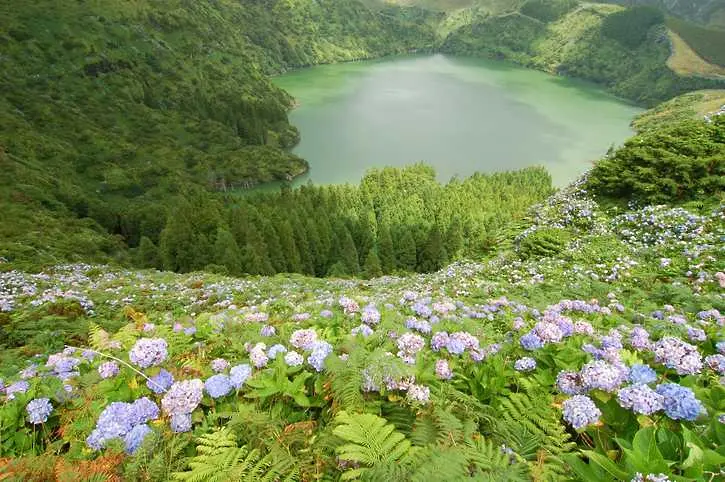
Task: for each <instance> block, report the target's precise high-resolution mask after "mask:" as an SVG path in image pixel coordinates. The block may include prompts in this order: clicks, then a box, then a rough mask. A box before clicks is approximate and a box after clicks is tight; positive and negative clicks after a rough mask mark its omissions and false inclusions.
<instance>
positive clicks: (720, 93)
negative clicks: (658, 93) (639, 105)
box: [632, 90, 725, 132]
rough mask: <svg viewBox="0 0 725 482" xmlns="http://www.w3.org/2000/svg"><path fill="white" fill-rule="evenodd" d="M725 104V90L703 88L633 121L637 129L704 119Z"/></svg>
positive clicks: (651, 110) (668, 102) (661, 126)
mask: <svg viewBox="0 0 725 482" xmlns="http://www.w3.org/2000/svg"><path fill="white" fill-rule="evenodd" d="M723 106H725V90H702V91H697V92H690V93H687V94H683V95H681V96H679V97H675V98H674V99H670V100H668V101H667V102H663V103H661V104H659V105H658V106H657V107H654V108H652V109H650V110H648V111H645V112H643V113H642V114H641V115H640V116H639V117H637V118H636V119H635V120H634V121H632V126H633V127H634V128H635V129H636V130H637V131H640V132H642V131H646V130H655V129H661V128H666V127H668V126H670V125H672V124H676V123H678V122H681V121H683V120H688V119H689V120H693V119H698V120H699V119H703V118H704V117H705V116H707V115H708V114H712V113H714V112H718V111H719V110H721V109H722V107H723Z"/></svg>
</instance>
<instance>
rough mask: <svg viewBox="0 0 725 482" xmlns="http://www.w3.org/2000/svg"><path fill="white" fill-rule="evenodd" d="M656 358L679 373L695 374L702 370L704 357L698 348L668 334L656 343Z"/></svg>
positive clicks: (654, 349)
mask: <svg viewBox="0 0 725 482" xmlns="http://www.w3.org/2000/svg"><path fill="white" fill-rule="evenodd" d="M652 351H653V352H654V354H655V360H656V361H657V362H658V363H662V364H664V365H665V366H666V367H668V368H673V369H674V370H675V371H676V372H677V374H678V375H693V374H696V373H700V370H702V358H701V357H700V353H699V352H698V351H697V348H696V347H694V346H692V345H690V344H689V343H686V342H684V341H682V340H680V339H679V338H675V337H672V336H666V337H664V338H662V339H661V340H660V341H658V342H657V343H655V344H654V347H653V348H652Z"/></svg>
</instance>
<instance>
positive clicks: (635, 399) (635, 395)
mask: <svg viewBox="0 0 725 482" xmlns="http://www.w3.org/2000/svg"><path fill="white" fill-rule="evenodd" d="M617 400H618V401H619V405H620V406H621V407H622V408H629V409H631V410H632V411H633V412H634V413H641V414H643V415H652V414H653V413H655V412H658V411H660V410H662V409H663V408H664V397H663V396H662V395H660V394H659V393H657V392H655V391H654V390H652V389H651V388H650V387H648V386H647V385H631V386H629V387H624V388H622V389H620V390H619V392H617Z"/></svg>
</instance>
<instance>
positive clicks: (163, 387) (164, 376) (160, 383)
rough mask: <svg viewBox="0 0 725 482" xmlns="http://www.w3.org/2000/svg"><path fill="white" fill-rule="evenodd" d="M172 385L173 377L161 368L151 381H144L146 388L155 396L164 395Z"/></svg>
mask: <svg viewBox="0 0 725 482" xmlns="http://www.w3.org/2000/svg"><path fill="white" fill-rule="evenodd" d="M173 383H174V376H173V375H172V374H171V373H169V372H168V371H166V370H164V369H163V368H162V369H161V370H160V371H159V373H157V374H156V375H154V376H152V377H151V380H146V386H147V387H149V389H150V390H151V391H152V392H154V393H155V394H157V395H160V394H162V393H166V391H167V390H168V389H169V388H171V385H172V384H173Z"/></svg>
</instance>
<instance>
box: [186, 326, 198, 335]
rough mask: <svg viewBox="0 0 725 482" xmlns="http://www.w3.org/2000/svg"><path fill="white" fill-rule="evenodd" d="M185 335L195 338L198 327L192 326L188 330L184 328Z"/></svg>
mask: <svg viewBox="0 0 725 482" xmlns="http://www.w3.org/2000/svg"><path fill="white" fill-rule="evenodd" d="M184 334H185V335H187V336H193V335H194V334H196V327H195V326H190V327H188V328H184Z"/></svg>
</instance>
